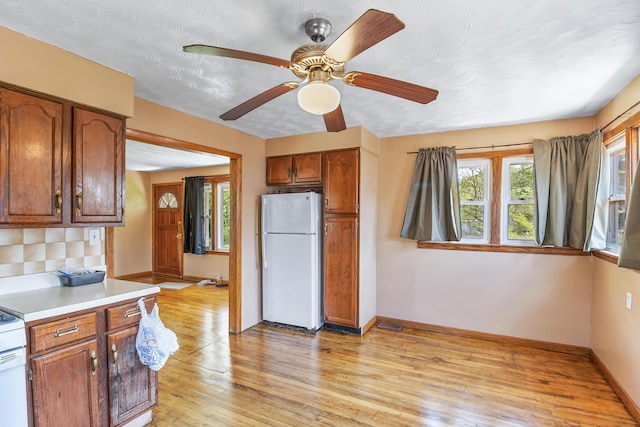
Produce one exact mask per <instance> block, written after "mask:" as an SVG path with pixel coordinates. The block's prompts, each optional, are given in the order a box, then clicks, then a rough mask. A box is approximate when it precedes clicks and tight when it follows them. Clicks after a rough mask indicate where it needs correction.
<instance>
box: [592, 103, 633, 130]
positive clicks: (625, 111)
mask: <svg viewBox="0 0 640 427" xmlns="http://www.w3.org/2000/svg"><path fill="white" fill-rule="evenodd" d="M638 104H640V101H638V102H636V103H635V104H633V105H632V106H631V107H629V108H627V109H626V110H624V111H623V112H622V113H620V114H618V116H617V117H616V118H615V119H613V120H611V121H610V122H609V123H607V124H606V125H604V126H603V127H602V129H601V130H605V129H606V128H608V127H609V126H611V125H612V124H613V123H614V122H615V121H616V120H618V119H619V118H620V117H622V116H624V115H625V114H627V113H628V112H629V111H631V109H632V108H633V107H635V106H637V105H638Z"/></svg>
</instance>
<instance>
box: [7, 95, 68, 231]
mask: <svg viewBox="0 0 640 427" xmlns="http://www.w3.org/2000/svg"><path fill="white" fill-rule="evenodd" d="M62 111H63V106H62V104H61V103H58V102H53V101H49V100H45V99H40V98H37V97H35V96H31V95H26V94H23V93H19V92H14V91H11V90H7V89H3V88H0V206H1V209H0V222H3V223H21V224H61V223H62V201H63V191H64V188H63V175H62V173H63V156H62Z"/></svg>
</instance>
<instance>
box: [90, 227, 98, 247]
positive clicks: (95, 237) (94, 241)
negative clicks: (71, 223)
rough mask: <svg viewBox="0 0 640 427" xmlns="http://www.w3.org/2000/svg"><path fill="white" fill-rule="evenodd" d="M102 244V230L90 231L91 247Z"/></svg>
mask: <svg viewBox="0 0 640 427" xmlns="http://www.w3.org/2000/svg"><path fill="white" fill-rule="evenodd" d="M99 243H100V230H89V245H90V246H93V245H97V244H99Z"/></svg>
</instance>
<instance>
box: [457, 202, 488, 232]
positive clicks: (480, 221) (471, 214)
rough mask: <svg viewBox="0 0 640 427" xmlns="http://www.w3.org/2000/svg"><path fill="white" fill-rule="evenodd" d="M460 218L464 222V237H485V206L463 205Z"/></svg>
mask: <svg viewBox="0 0 640 427" xmlns="http://www.w3.org/2000/svg"><path fill="white" fill-rule="evenodd" d="M460 217H461V218H460V220H461V223H462V238H463V239H482V238H484V206H483V205H462V206H460Z"/></svg>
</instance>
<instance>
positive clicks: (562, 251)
mask: <svg viewBox="0 0 640 427" xmlns="http://www.w3.org/2000/svg"><path fill="white" fill-rule="evenodd" d="M418 249H445V250H451V251H475V252H507V253H518V254H543V255H573V256H576V255H578V256H589V255H591V253H590V252H583V251H581V250H579V249H574V248H556V247H552V246H511V245H497V244H473V243H451V242H442V243H440V242H418ZM616 262H617V260H616Z"/></svg>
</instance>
